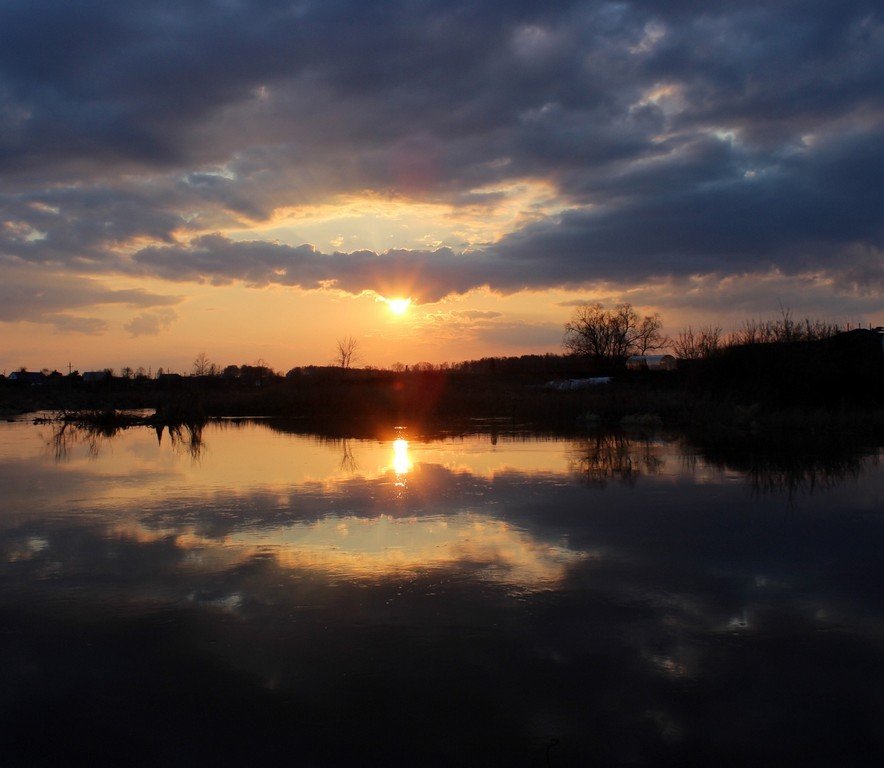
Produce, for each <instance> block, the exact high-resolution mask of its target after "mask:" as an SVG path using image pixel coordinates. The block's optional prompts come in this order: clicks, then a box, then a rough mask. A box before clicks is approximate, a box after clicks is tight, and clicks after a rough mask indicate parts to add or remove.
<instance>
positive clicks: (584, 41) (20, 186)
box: [0, 0, 884, 301]
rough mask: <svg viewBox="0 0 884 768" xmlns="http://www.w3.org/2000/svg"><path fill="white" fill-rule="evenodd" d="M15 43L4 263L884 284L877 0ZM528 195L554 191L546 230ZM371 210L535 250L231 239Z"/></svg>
mask: <svg viewBox="0 0 884 768" xmlns="http://www.w3.org/2000/svg"><path fill="white" fill-rule="evenodd" d="M0 26H2V28H3V29H5V30H10V32H9V34H8V35H7V36H6V37H5V39H4V46H3V47H2V50H0V123H2V125H3V131H2V133H0V255H2V256H5V257H7V258H11V257H14V258H16V259H18V260H21V261H23V262H29V263H33V264H37V265H42V266H44V267H45V266H49V267H51V269H52V270H55V271H67V272H69V273H71V274H74V275H84V274H108V273H120V274H127V275H133V276H137V275H142V276H152V277H162V278H164V279H168V280H176V281H182V280H204V281H209V282H212V283H218V284H223V283H227V282H230V281H243V282H246V283H248V284H250V285H254V286H263V285H268V284H282V285H297V286H301V287H304V288H309V289H312V288H320V287H323V286H326V285H330V284H331V285H334V286H336V287H338V288H341V289H343V290H347V291H351V292H354V293H358V292H360V291H362V290H366V289H368V290H378V291H379V292H383V284H384V282H385V281H389V280H391V279H396V280H397V281H399V282H400V283H402V282H404V283H408V284H412V285H413V286H414V287H415V290H416V291H420V293H421V297H420V298H422V300H424V301H432V300H435V299H438V298H441V297H442V296H445V295H448V294H451V293H463V292H466V291H469V290H471V289H473V288H475V287H478V286H489V287H490V288H492V289H493V290H495V291H499V292H502V293H511V292H515V291H519V290H522V289H544V288H550V287H566V288H575V289H580V288H583V287H585V286H586V285H588V284H591V283H598V282H610V283H612V284H616V285H621V286H625V285H630V284H631V285H641V284H643V283H646V282H648V281H650V280H658V281H659V280H665V279H673V280H677V279H684V278H688V277H690V276H692V275H701V276H703V275H710V276H738V275H747V274H749V275H751V274H759V275H765V274H768V273H769V272H771V271H772V270H773V271H776V272H778V273H780V274H783V275H787V276H807V275H824V276H825V279H826V280H827V281H828V283H827V284H828V285H829V289H830V290H831V291H832V295H839V296H845V295H853V293H854V292H855V290H856V289H858V288H861V287H863V286H865V287H866V288H867V289H869V290H873V291H874V292H875V293H876V294H877V295H879V296H880V291H881V286H882V283H884V267H882V262H881V259H880V258H879V256H880V252H881V249H882V247H884V220H882V218H881V216H880V211H879V207H880V206H879V204H878V200H879V199H880V197H881V179H882V178H884V110H882V107H881V104H880V98H879V94H880V93H881V92H882V91H884V20H882V17H881V13H880V9H879V8H878V6H877V4H876V3H874V2H871V0H845V2H843V3H838V4H837V7H836V6H832V5H828V4H825V3H815V4H812V5H811V6H807V7H801V8H798V7H797V6H795V4H793V3H790V2H785V1H784V2H760V0H759V1H756V0H747V2H742V3H740V4H738V5H735V4H733V3H722V2H711V3H706V4H704V5H703V8H702V12H698V11H697V9H696V4H694V3H688V2H683V1H681V0H653V1H652V2H645V3H635V2H624V3H605V2H595V1H592V2H590V1H589V0H586V1H584V2H580V1H578V0H574V1H573V2H562V3H556V4H553V5H551V6H550V7H546V6H543V7H541V6H539V5H538V4H536V3H525V2H517V3H508V4H506V6H505V7H502V6H501V5H500V4H499V3H492V2H466V0H449V1H448V2H441V1H440V2H436V1H433V2H429V3H423V4H420V6H415V5H414V4H412V3H409V2H406V0H395V1H393V0H391V1H389V2H377V3H371V4H365V3H358V2H355V0H351V1H350V2H347V1H345V0H342V2H335V3H316V4H312V3H291V2H283V1H282V0H242V2H238V3H206V2H197V1H196V0H193V1H192V2H186V1H185V2H181V3H178V4H176V5H175V7H174V9H170V7H169V5H168V3H165V2H159V0H157V2H146V3H141V4H139V6H138V8H136V9H132V8H128V7H127V8H124V9H123V8H116V7H113V6H109V5H108V4H106V3H99V2H97V1H96V0H86V1H85V2H82V3H78V4H77V7H76V9H73V8H69V7H68V6H67V5H65V4H58V3H53V2H50V0H35V1H34V2H32V3H27V4H9V3H7V4H3V5H2V6H0ZM342 41H346V44H342ZM330 51H334V54H333V55H332V54H330V53H329V52H330ZM523 182H532V183H542V184H543V185H545V186H546V187H548V188H549V189H550V190H551V191H550V193H549V195H548V199H547V200H544V204H543V206H539V204H537V203H525V202H523V201H520V200H519V199H518V198H517V196H516V194H515V193H514V192H512V191H511V190H512V189H513V188H514V187H515V186H516V185H517V184H519V183H523ZM366 192H368V193H371V194H374V195H381V196H387V198H389V199H395V200H397V201H401V202H402V204H403V205H407V204H409V203H415V204H416V203H427V202H431V203H438V204H444V205H447V206H450V208H451V214H450V215H451V217H452V219H457V217H458V216H459V215H463V214H465V213H466V212H470V214H471V215H473V216H480V215H481V211H482V210H483V208H488V207H489V206H505V205H507V204H509V205H513V206H516V208H517V210H516V211H515V212H514V217H513V220H514V221H517V222H519V223H518V224H517V225H515V226H513V227H511V228H510V230H509V231H507V232H505V233H502V235H501V236H500V237H499V238H496V239H495V241H494V242H486V243H478V242H470V243H469V246H468V247H465V246H464V245H463V242H462V241H458V242H453V241H452V242H448V243H445V245H447V246H448V247H447V248H446V247H443V248H439V249H434V250H410V251H405V250H396V249H393V250H383V249H381V252H380V253H375V252H370V251H361V250H359V251H353V252H349V253H331V254H327V253H323V252H322V251H321V249H319V248H314V247H311V246H309V245H291V244H286V243H283V242H275V241H271V240H269V239H262V237H261V236H260V235H255V236H254V237H250V238H249V239H248V240H241V239H237V240H234V239H233V238H232V237H230V236H229V234H230V232H231V231H233V230H234V229H239V230H242V229H248V228H249V227H251V226H253V225H256V224H260V225H267V224H268V223H269V222H272V221H273V220H274V216H276V215H278V214H279V212H281V211H286V210H298V209H300V208H305V207H309V206H312V205H320V204H321V205H333V204H334V203H335V201H336V200H340V199H341V198H342V197H346V196H348V195H349V196H354V195H359V194H362V193H366ZM519 206H521V207H519ZM550 210H554V211H555V212H554V213H552V214H551V213H550ZM477 212H479V213H477ZM225 233H227V234H225ZM391 276H392V277H391Z"/></svg>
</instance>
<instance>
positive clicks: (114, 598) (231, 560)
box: [0, 423, 884, 765]
mask: <svg viewBox="0 0 884 768" xmlns="http://www.w3.org/2000/svg"><path fill="white" fill-rule="evenodd" d="M170 437H171V436H170ZM185 437H186V436H185ZM175 439H176V440H177V439H179V438H175ZM102 440H103V442H100V444H99V446H100V450H99V451H98V452H97V453H96V452H95V451H94V450H93V449H92V447H91V445H90V443H89V439H88V436H84V437H83V438H81V439H77V440H72V441H70V442H68V444H67V448H66V450H65V451H64V454H63V456H61V457H60V460H56V455H55V454H54V451H53V450H52V448H51V447H50V448H49V450H47V441H46V433H45V428H40V427H35V426H33V425H31V424H9V425H0V485H2V487H3V490H4V496H3V511H2V515H0V562H2V568H0V627H2V631H0V653H2V654H3V658H4V659H5V664H4V669H3V672H2V673H0V674H2V686H0V691H2V693H0V717H2V718H3V722H4V724H5V728H6V729H7V734H8V737H7V738H6V739H5V741H4V747H5V752H4V760H5V762H6V763H7V764H11V765H40V764H46V765H48V764H56V765H57V764H66V763H70V762H73V761H74V760H75V759H78V758H79V759H80V761H81V762H86V763H91V764H98V763H101V764H129V763H133V762H136V763H137V762H141V763H142V764H193V763H203V762H219V763H237V764H240V763H242V764H245V763H249V764H251V763H256V762H261V763H262V764H280V765H281V764H283V763H286V764H290V763H291V761H292V759H295V760H296V761H298V762H304V763H306V764H316V765H417V764H420V765H462V764H469V763H483V764H489V765H501V764H502V765H544V764H550V765H592V764H597V765H618V764H621V765H622V764H639V765H640V764H645V765H648V764H650V765H654V764H666V765H683V764H693V765H717V764H757V765H782V764H787V763H790V762H796V761H797V763H798V764H802V765H814V764H852V765H860V764H864V763H868V764H875V763H876V762H877V761H876V759H875V758H878V757H880V754H879V753H880V749H879V746H880V741H879V740H878V737H877V733H878V727H879V715H880V711H879V709H878V708H876V702H877V701H878V699H879V692H880V690H881V689H882V688H881V686H882V684H884V679H882V675H881V673H880V672H879V671H878V670H880V669H882V668H884V665H882V661H884V648H882V643H881V638H882V637H884V616H882V611H881V607H880V594H881V589H882V588H884V563H882V560H881V557H880V552H881V551H882V547H884V519H882V517H881V515H880V510H881V506H882V499H884V493H882V492H884V472H882V470H881V467H880V466H879V465H878V464H877V462H876V459H875V457H874V456H873V457H871V458H869V457H867V458H865V459H863V458H857V459H855V461H851V462H848V463H847V464H845V465H843V466H842V467H841V469H842V470H847V471H845V472H842V473H841V474H839V472H840V470H838V465H837V463H826V464H825V467H826V468H830V467H835V470H833V471H832V472H831V477H833V478H834V477H836V476H838V477H839V478H840V482H832V483H830V484H827V485H825V487H822V486H820V485H816V486H815V487H814V488H813V489H812V490H813V491H814V492H813V493H810V492H808V491H809V490H811V489H807V488H804V489H800V490H798V491H795V492H793V493H792V496H791V497H789V496H788V495H784V494H782V493H779V492H774V493H767V492H765V493H764V494H757V493H755V492H754V491H753V487H754V486H753V482H754V481H753V480H752V477H753V470H752V469H751V467H750V468H743V469H740V468H738V467H737V466H736V461H737V458H736V457H731V456H729V455H725V454H721V455H719V454H715V453H713V452H711V451H710V450H708V449H707V450H706V451H705V452H704V451H703V450H700V449H697V448H696V447H694V448H688V447H687V446H688V444H687V443H686V442H684V441H683V440H682V439H681V438H678V439H662V438H647V437H644V438H637V437H634V436H626V435H598V436H590V437H587V436H583V437H581V438H578V439H573V438H571V439H546V440H529V439H524V437H522V438H518V439H516V438H511V437H508V436H504V435H499V436H498V437H497V439H496V441H492V440H491V439H490V438H488V437H487V436H484V435H462V436H454V437H448V438H446V439H443V440H433V441H428V440H422V439H420V438H417V437H415V436H413V435H410V434H408V435H407V436H406V433H405V432H403V431H399V432H392V431H391V432H390V433H388V434H385V435H384V436H383V439H341V438H336V439H334V440H329V439H326V438H321V437H317V436H315V435H300V434H292V433H291V432H281V431H274V430H272V429H268V428H267V427H266V426H261V425H257V424H233V423H225V424H210V425H209V426H207V427H206V429H205V431H204V433H200V435H199V442H200V444H201V445H209V446H210V450H205V449H202V450H201V451H200V452H199V456H200V460H199V461H197V462H195V461H193V460H192V459H191V453H190V451H189V449H188V448H187V447H186V446H183V447H182V445H181V443H180V442H179V443H175V441H174V440H167V439H166V436H165V435H163V436H162V440H161V441H160V442H159V443H158V442H157V440H156V439H155V436H154V434H153V433H151V432H149V431H147V430H145V429H131V430H126V431H123V432H120V433H118V434H117V435H115V436H114V437H113V439H112V440H110V439H107V438H106V437H103V438H102ZM182 448H183V449H182ZM342 456H343V458H342ZM857 467H858V469H857V471H855V472H854V471H853V469H852V468H857ZM782 468H783V465H782V464H779V465H776V466H774V467H773V469H776V470H778V471H780V470H782ZM761 469H764V467H763V466H761V465H759V470H761ZM768 469H770V468H768ZM827 471H828V469H827ZM587 486H589V487H587ZM63 702H73V703H74V704H73V705H71V706H67V705H65V704H63ZM47 732H48V733H53V734H55V735H56V736H57V738H54V739H46V738H45V734H46V733H47ZM108 734H110V736H109V735H108ZM114 734H121V735H120V736H119V737H118V738H115V737H114ZM158 734H160V735H161V737H158ZM133 745H135V746H133ZM551 745H555V746H554V747H552V746H551ZM876 750H877V752H876ZM133 751H137V754H133ZM787 758H788V759H787Z"/></svg>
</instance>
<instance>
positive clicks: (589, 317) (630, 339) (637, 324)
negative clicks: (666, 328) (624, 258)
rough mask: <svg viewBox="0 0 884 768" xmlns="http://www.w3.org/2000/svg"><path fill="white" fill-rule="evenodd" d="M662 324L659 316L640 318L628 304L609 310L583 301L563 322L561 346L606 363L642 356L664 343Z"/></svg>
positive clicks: (659, 347)
mask: <svg viewBox="0 0 884 768" xmlns="http://www.w3.org/2000/svg"><path fill="white" fill-rule="evenodd" d="M662 326H663V322H662V320H661V319H660V315H658V314H654V315H645V317H643V318H640V317H639V316H638V313H637V312H636V311H635V310H634V309H633V308H632V305H631V304H618V305H617V306H615V307H614V308H613V309H605V308H604V307H603V306H602V305H601V304H583V305H581V306H579V307H577V308H576V309H575V310H574V315H573V317H572V318H571V320H570V321H569V322H568V323H566V324H565V336H564V338H563V339H562V345H563V346H564V347H565V349H566V350H568V351H569V352H572V353H574V354H578V355H587V356H588V357H594V358H597V359H599V360H605V361H607V362H615V361H622V360H625V359H626V358H627V357H629V356H630V355H644V354H647V353H648V352H649V351H651V350H655V349H662V348H663V347H666V346H668V345H669V339H668V338H666V336H664V335H663V334H662V333H661V328H662Z"/></svg>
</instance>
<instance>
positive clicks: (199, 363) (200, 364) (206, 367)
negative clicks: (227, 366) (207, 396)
mask: <svg viewBox="0 0 884 768" xmlns="http://www.w3.org/2000/svg"><path fill="white" fill-rule="evenodd" d="M214 368H215V365H214V363H212V362H211V361H210V360H209V358H208V356H207V355H206V353H205V352H200V353H199V354H198V355H197V356H196V358H195V359H194V361H193V375H194V376H209V375H210V374H211V373H212V371H213V369H214Z"/></svg>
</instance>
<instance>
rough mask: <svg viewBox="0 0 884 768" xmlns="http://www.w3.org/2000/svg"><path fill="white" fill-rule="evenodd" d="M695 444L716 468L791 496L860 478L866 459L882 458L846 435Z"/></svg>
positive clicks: (757, 488) (761, 489)
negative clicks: (832, 437)
mask: <svg viewBox="0 0 884 768" xmlns="http://www.w3.org/2000/svg"><path fill="white" fill-rule="evenodd" d="M690 442H691V444H693V445H695V446H696V450H697V451H698V452H699V453H700V454H701V455H702V456H703V457H704V459H705V460H706V461H707V462H709V463H710V464H711V465H712V466H715V467H718V468H720V469H727V470H731V471H736V472H740V473H741V474H743V475H745V477H746V482H747V483H748V484H749V486H750V487H751V488H752V490H753V492H754V493H757V494H781V495H786V496H788V497H789V498H790V499H791V498H793V497H795V496H797V495H799V494H812V493H814V492H815V491H820V490H825V489H829V488H834V487H835V486H837V485H840V484H841V483H844V482H845V481H848V480H856V479H857V478H858V477H859V475H860V474H861V473H862V471H863V465H864V464H865V463H866V462H868V461H872V462H874V463H875V464H877V462H878V454H877V453H876V452H874V451H871V450H869V448H868V446H866V445H865V444H864V443H857V442H855V441H853V440H850V439H849V438H848V437H846V436H839V438H838V439H831V436H829V438H827V437H814V436H806V435H803V436H793V435H787V436H783V435H773V436H771V435H765V436H763V437H762V436H758V435H736V436H728V437H725V438H723V437H722V436H716V438H715V439H712V440H708V439H707V440H705V441H702V440H701V441H696V442H695V441H690ZM689 454H690V451H689V450H685V455H686V456H687V455H689Z"/></svg>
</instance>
